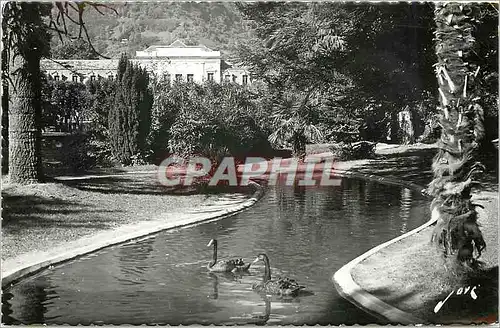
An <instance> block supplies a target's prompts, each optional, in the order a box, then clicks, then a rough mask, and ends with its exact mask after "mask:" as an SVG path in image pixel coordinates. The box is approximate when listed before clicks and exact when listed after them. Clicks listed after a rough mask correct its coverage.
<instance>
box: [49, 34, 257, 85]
mask: <svg viewBox="0 0 500 328" xmlns="http://www.w3.org/2000/svg"><path fill="white" fill-rule="evenodd" d="M131 61H132V62H133V63H136V64H138V65H140V66H141V67H143V68H145V69H146V70H147V71H148V72H149V73H150V74H154V75H156V76H158V77H159V78H162V79H165V80H169V81H170V82H174V81H184V82H196V83H203V82H205V81H214V82H217V83H220V82H221V81H228V82H234V83H238V84H240V85H248V84H250V74H249V72H248V71H247V70H245V69H243V68H239V67H236V66H235V65H232V64H229V63H226V62H224V61H223V60H222V57H221V53H220V51H214V50H212V49H209V48H207V47H206V46H204V45H199V46H187V45H185V44H184V43H183V42H181V41H179V40H177V41H175V42H174V43H172V44H170V45H168V46H165V45H153V46H150V47H148V48H147V49H145V50H142V51H137V52H136V55H135V58H131ZM41 67H42V69H43V70H45V72H46V74H47V75H48V76H50V77H52V78H53V79H56V80H58V79H61V80H70V81H74V82H86V81H88V80H95V79H99V78H113V77H115V76H116V70H117V67H118V59H100V60H53V59H47V60H43V61H42V63H41Z"/></svg>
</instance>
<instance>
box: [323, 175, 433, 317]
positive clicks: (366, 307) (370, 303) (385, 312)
mask: <svg viewBox="0 0 500 328" xmlns="http://www.w3.org/2000/svg"><path fill="white" fill-rule="evenodd" d="M333 173H334V174H337V175H340V176H345V177H356V178H361V179H364V180H370V181H376V182H380V183H383V184H389V185H398V186H402V187H406V188H410V189H413V190H415V191H418V192H421V193H422V194H424V190H425V189H424V188H423V187H422V186H419V185H417V184H414V183H409V182H405V181H401V180H398V179H393V178H385V177H380V176H376V175H372V174H364V173H359V172H352V171H349V170H333ZM436 219H437V217H436V216H435V215H431V218H430V220H429V221H427V222H426V223H424V224H423V225H421V226H419V227H417V228H415V229H413V230H411V231H409V232H407V233H405V234H402V235H400V236H398V237H396V238H393V239H391V240H389V241H387V242H385V243H382V244H380V245H378V246H375V247H373V248H371V249H370V250H368V251H367V252H365V253H363V254H361V255H360V256H358V257H356V258H355V259H353V260H351V261H350V262H348V263H347V264H345V265H344V266H342V267H341V268H340V269H339V270H337V271H336V272H335V273H334V275H333V276H332V282H333V284H334V286H335V289H336V290H337V291H338V293H339V294H340V295H341V296H342V297H343V298H345V299H347V300H348V301H349V302H351V303H353V304H354V305H356V306H357V307H358V308H360V309H362V310H363V311H365V312H368V313H370V314H371V315H374V316H376V317H378V318H381V319H383V320H388V321H390V322H392V323H399V324H404V325H409V324H423V323H425V320H422V319H421V318H418V317H416V316H413V315H411V314H410V313H407V312H405V311H402V310H400V309H398V308H396V307H394V306H392V305H390V304H387V303H385V302H383V301H382V300H380V299H379V298H377V297H375V296H373V295H372V294H370V293H368V292H367V291H366V290H364V289H363V288H362V287H361V286H359V285H358V284H357V283H356V282H355V281H354V279H353V278H352V274H351V271H352V270H353V269H354V267H356V265H358V264H359V263H361V262H362V261H364V260H365V259H367V258H368V257H370V256H372V255H373V254H375V253H377V252H379V251H381V250H382V249H384V248H386V247H388V246H389V245H392V244H394V243H396V242H398V241H400V240H403V239H405V238H407V237H409V236H412V235H414V234H416V233H419V232H420V231H422V230H424V229H425V228H427V227H429V226H430V225H432V224H433V223H435V222H436Z"/></svg>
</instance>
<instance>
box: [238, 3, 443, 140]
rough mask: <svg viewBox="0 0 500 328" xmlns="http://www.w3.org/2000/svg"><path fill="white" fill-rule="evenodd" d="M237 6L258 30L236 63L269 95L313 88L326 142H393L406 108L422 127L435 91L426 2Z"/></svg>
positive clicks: (429, 11)
mask: <svg viewBox="0 0 500 328" xmlns="http://www.w3.org/2000/svg"><path fill="white" fill-rule="evenodd" d="M239 8H240V10H241V11H242V13H243V14H244V15H245V17H246V18H247V19H249V20H250V22H251V23H250V25H251V26H252V27H253V29H254V32H255V33H254V37H253V38H251V39H249V40H248V41H247V42H246V44H245V45H244V46H242V47H241V49H240V52H239V55H240V57H241V60H242V61H243V62H244V63H245V64H247V65H248V66H249V67H250V68H251V70H252V72H253V73H254V74H255V75H257V76H258V77H259V78H262V79H263V80H264V81H265V82H266V83H268V84H269V85H270V88H271V90H275V91H276V92H278V93H280V92H283V91H284V90H289V89H291V88H292V89H296V90H299V91H303V92H306V93H307V92H310V91H312V90H314V91H315V92H317V93H320V94H321V98H323V99H327V101H323V102H322V106H321V110H320V115H321V116H322V117H323V118H325V119H326V120H321V126H322V130H325V132H326V133H325V135H326V136H327V138H329V139H330V138H331V139H330V140H332V141H342V140H343V141H348V140H349V139H351V140H352V139H356V138H357V139H359V138H365V139H369V140H375V141H380V140H383V141H385V140H387V138H389V139H391V140H393V141H396V140H397V113H398V112H399V111H400V110H403V109H404V108H406V107H407V106H409V107H410V108H411V110H412V111H413V112H415V114H414V115H413V116H414V117H415V120H414V121H415V125H417V126H416V127H414V130H418V131H419V132H421V131H422V130H423V126H419V125H422V124H421V123H420V121H421V119H422V118H424V116H426V115H427V112H428V111H430V108H432V106H429V107H427V106H423V104H425V100H426V99H427V97H428V94H429V92H430V90H432V91H433V88H434V87H435V81H434V78H433V76H432V63H433V58H434V54H433V49H432V47H430V46H429V44H430V43H431V41H432V24H433V21H432V19H431V17H432V16H429V13H431V10H432V8H431V7H429V6H428V5H420V4H419V5H411V6H410V5H408V4H395V5H391V6H383V8H382V6H377V5H371V4H341V3H255V4H242V5H239ZM429 81H430V82H429ZM417 108H418V109H417ZM419 111H420V112H422V111H423V112H424V113H419ZM328 130H332V131H333V132H332V133H329V132H328ZM389 131H392V133H390V134H389V135H388V132H389Z"/></svg>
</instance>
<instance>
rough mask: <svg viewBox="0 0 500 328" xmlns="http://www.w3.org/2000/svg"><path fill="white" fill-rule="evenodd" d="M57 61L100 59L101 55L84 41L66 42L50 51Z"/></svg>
mask: <svg viewBox="0 0 500 328" xmlns="http://www.w3.org/2000/svg"><path fill="white" fill-rule="evenodd" d="M50 53H51V57H53V58H56V59H99V55H98V54H97V53H96V52H95V51H94V50H93V49H92V48H91V47H90V45H89V43H88V42H87V41H85V40H83V39H76V40H65V41H64V43H59V44H57V45H56V46H54V47H52V49H50Z"/></svg>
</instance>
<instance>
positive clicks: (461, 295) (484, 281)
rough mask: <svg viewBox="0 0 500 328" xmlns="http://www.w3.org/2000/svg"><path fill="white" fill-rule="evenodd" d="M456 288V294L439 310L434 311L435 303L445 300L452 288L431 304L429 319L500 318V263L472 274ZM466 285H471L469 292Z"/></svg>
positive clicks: (468, 320)
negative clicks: (499, 269)
mask: <svg viewBox="0 0 500 328" xmlns="http://www.w3.org/2000/svg"><path fill="white" fill-rule="evenodd" d="M455 287H456V288H455V289H454V290H453V291H454V293H453V294H452V296H451V297H450V298H449V299H448V300H447V301H446V303H445V304H444V305H443V307H442V308H441V309H440V310H439V311H438V313H436V314H435V313H434V312H433V309H434V306H435V305H436V304H438V302H440V301H443V300H444V299H445V298H446V297H447V296H448V295H449V294H450V293H451V292H452V291H451V290H450V291H444V292H443V294H442V295H440V296H439V297H437V298H436V299H434V300H433V301H432V302H431V303H430V304H428V306H427V307H428V310H429V312H430V322H432V323H442V324H454V323H457V324H458V323H461V324H470V323H476V324H481V323H494V322H496V321H498V266H495V267H492V268H489V269H486V270H480V271H478V272H476V273H473V274H469V275H468V276H467V277H466V278H465V279H464V280H463V281H462V283H460V284H458V285H457V286H455ZM467 287H470V288H469V289H468V290H467V291H466V288H467ZM474 287H475V288H474ZM460 288H462V290H460ZM472 290H473V291H474V292H473V293H472ZM457 294H458V295H457Z"/></svg>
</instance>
